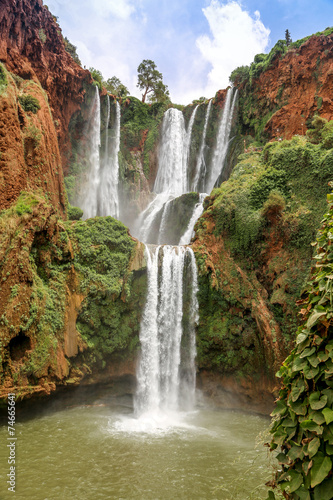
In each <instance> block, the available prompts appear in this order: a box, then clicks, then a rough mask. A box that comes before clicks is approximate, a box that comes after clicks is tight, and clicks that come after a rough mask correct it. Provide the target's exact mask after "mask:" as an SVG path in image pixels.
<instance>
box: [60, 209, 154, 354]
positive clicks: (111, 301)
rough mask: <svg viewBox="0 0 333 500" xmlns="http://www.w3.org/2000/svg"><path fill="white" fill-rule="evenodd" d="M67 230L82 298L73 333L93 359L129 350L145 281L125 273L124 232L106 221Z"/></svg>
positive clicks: (129, 247) (127, 242)
mask: <svg viewBox="0 0 333 500" xmlns="http://www.w3.org/2000/svg"><path fill="white" fill-rule="evenodd" d="M67 229H68V233H69V236H70V238H71V241H72V243H73V247H74V251H75V259H74V266H75V269H76V270H77V271H78V272H79V273H80V274H81V289H82V292H83V293H84V294H85V295H86V296H87V298H86V300H85V301H84V302H83V304H82V307H81V311H80V314H79V317H78V320H77V328H78V330H79V331H80V333H81V335H82V337H83V338H84V340H85V341H86V342H87V345H88V347H89V348H90V349H91V350H92V353H93V355H94V356H95V357H96V359H102V357H103V356H104V355H107V354H111V353H112V352H113V351H115V350H123V349H125V348H128V349H129V350H130V351H131V350H132V349H134V348H135V347H136V346H137V343H138V339H137V333H138V328H139V323H140V321H139V319H138V318H139V316H140V311H141V309H142V307H143V303H142V301H143V300H144V297H145V280H146V277H145V276H141V277H140V275H139V276H138V277H135V276H133V273H132V274H130V273H129V271H128V266H129V261H130V258H131V257H132V254H133V251H134V247H135V243H134V241H133V240H132V238H131V237H130V236H129V234H128V230H127V228H126V227H125V226H124V225H123V224H122V223H121V222H119V221H117V220H115V219H113V218H112V217H95V218H94V219H89V220H87V221H85V222H75V223H68V224H67ZM124 297H126V300H124ZM137 302H139V303H140V304H141V305H140V306H139V307H136V304H137ZM128 352H129V351H128V350H127V354H128Z"/></svg>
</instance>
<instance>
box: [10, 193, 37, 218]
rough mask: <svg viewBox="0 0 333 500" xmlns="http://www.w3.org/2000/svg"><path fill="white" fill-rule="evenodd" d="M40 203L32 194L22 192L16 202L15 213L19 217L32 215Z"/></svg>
mask: <svg viewBox="0 0 333 500" xmlns="http://www.w3.org/2000/svg"><path fill="white" fill-rule="evenodd" d="M38 203H39V200H38V198H36V197H35V196H34V195H33V194H32V193H26V192H25V191H22V192H21V194H20V196H19V197H18V199H17V201H16V204H15V211H16V213H17V215H19V216H21V215H23V214H31V213H32V210H33V208H34V207H35V206H37V205H38Z"/></svg>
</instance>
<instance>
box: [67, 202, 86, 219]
mask: <svg viewBox="0 0 333 500" xmlns="http://www.w3.org/2000/svg"><path fill="white" fill-rule="evenodd" d="M82 215H83V210H81V208H79V207H73V206H72V205H68V208H67V216H68V220H80V219H81V217H82Z"/></svg>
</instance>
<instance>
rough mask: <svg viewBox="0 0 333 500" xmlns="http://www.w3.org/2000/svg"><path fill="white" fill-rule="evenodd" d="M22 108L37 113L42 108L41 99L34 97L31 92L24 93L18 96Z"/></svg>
mask: <svg viewBox="0 0 333 500" xmlns="http://www.w3.org/2000/svg"><path fill="white" fill-rule="evenodd" d="M18 100H19V102H20V104H21V106H22V108H23V109H24V111H27V112H28V111H31V112H32V113H35V114H36V113H37V111H38V110H39V109H40V104H39V101H38V99H37V98H36V97H33V96H32V95H30V94H24V95H22V96H20V97H19V98H18Z"/></svg>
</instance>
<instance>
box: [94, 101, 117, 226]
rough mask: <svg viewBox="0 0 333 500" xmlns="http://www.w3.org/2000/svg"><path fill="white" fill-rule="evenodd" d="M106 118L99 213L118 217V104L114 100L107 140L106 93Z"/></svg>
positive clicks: (108, 110) (108, 112)
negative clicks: (113, 120) (113, 122)
mask: <svg viewBox="0 0 333 500" xmlns="http://www.w3.org/2000/svg"><path fill="white" fill-rule="evenodd" d="M106 99H107V120H106V138H105V156H104V164H103V168H102V169H101V175H100V189H99V210H98V213H99V215H111V216H112V217H115V218H117V219H118V218H119V196H118V181H119V163H118V152H119V148H120V117H121V116H120V105H119V103H118V101H116V120H115V124H114V127H113V129H112V139H111V141H109V132H108V125H109V121H110V98H109V96H108V95H107V96H106Z"/></svg>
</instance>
